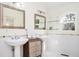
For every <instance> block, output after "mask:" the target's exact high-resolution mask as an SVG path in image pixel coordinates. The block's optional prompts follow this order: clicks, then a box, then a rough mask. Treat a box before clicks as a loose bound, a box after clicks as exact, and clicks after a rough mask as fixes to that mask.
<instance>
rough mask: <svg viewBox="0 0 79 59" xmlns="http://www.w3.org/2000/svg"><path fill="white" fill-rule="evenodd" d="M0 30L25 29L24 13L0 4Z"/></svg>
mask: <svg viewBox="0 0 79 59" xmlns="http://www.w3.org/2000/svg"><path fill="white" fill-rule="evenodd" d="M0 28H25V11H24V10H20V9H17V8H15V7H12V6H8V5H5V4H0Z"/></svg>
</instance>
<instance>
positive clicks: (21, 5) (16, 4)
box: [12, 2, 24, 8]
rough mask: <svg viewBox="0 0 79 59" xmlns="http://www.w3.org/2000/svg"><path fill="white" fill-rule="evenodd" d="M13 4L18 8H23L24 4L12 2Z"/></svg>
mask: <svg viewBox="0 0 79 59" xmlns="http://www.w3.org/2000/svg"><path fill="white" fill-rule="evenodd" d="M12 3H13V5H14V6H16V7H18V8H23V7H24V4H23V2H12Z"/></svg>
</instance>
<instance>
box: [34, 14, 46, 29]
mask: <svg viewBox="0 0 79 59" xmlns="http://www.w3.org/2000/svg"><path fill="white" fill-rule="evenodd" d="M34 16H35V17H34V18H35V20H34V28H35V29H41V30H45V29H46V17H45V16H42V15H38V14H35V15H34Z"/></svg>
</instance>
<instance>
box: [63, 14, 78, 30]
mask: <svg viewBox="0 0 79 59" xmlns="http://www.w3.org/2000/svg"><path fill="white" fill-rule="evenodd" d="M76 19H77V16H76V14H75V13H68V14H65V16H64V19H63V30H72V31H75V21H76Z"/></svg>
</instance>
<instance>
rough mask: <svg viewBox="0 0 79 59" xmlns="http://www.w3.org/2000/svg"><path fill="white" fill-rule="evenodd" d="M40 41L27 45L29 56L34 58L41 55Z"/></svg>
mask: <svg viewBox="0 0 79 59" xmlns="http://www.w3.org/2000/svg"><path fill="white" fill-rule="evenodd" d="M41 52H42V48H41V41H35V42H30V43H29V56H30V57H35V56H39V55H41Z"/></svg>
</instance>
